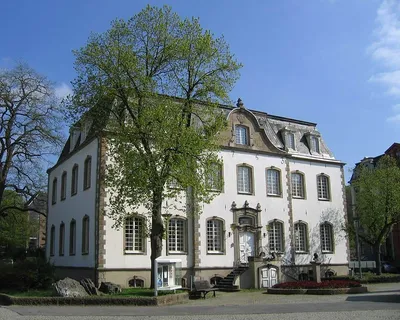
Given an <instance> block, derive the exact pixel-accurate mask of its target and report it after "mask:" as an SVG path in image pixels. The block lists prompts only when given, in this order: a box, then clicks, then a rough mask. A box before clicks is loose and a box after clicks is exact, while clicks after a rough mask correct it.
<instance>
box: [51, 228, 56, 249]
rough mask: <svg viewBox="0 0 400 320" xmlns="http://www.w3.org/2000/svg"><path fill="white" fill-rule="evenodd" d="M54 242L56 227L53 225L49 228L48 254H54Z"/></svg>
mask: <svg viewBox="0 0 400 320" xmlns="http://www.w3.org/2000/svg"><path fill="white" fill-rule="evenodd" d="M55 242H56V227H55V226H54V225H52V226H51V229H50V255H51V256H54V251H55V250H54V249H55Z"/></svg>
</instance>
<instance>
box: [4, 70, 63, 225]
mask: <svg viewBox="0 0 400 320" xmlns="http://www.w3.org/2000/svg"><path fill="white" fill-rule="evenodd" d="M0 117H1V118H0V218H2V217H4V216H6V215H7V213H8V212H9V211H10V210H20V211H28V210H31V211H32V208H30V209H28V208H26V207H24V206H23V205H22V206H21V204H20V203H16V202H15V203H13V202H11V203H10V201H7V203H6V202H5V201H4V200H5V196H6V193H5V191H6V190H13V191H15V192H17V193H18V194H19V195H20V196H22V197H23V198H24V199H25V200H26V201H28V200H29V199H31V198H32V197H34V196H35V195H36V193H37V192H39V191H41V190H44V189H45V188H46V185H47V179H46V175H45V171H44V164H45V163H46V162H47V161H48V160H49V156H50V155H52V154H54V153H55V151H56V150H57V147H58V146H60V143H61V141H62V139H61V138H62V134H61V132H62V131H61V130H62V125H61V117H60V112H59V107H58V101H57V98H56V97H55V94H54V90H53V85H52V83H51V82H50V81H48V80H47V79H46V78H45V77H44V76H42V75H40V74H38V73H37V72H35V71H34V70H33V69H31V68H30V67H29V66H27V65H25V64H18V65H16V66H15V67H14V68H13V69H11V70H0ZM39 213H42V212H39Z"/></svg>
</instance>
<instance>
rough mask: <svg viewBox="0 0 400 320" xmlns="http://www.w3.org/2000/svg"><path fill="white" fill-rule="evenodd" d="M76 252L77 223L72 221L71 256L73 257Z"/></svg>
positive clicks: (70, 227) (70, 226)
mask: <svg viewBox="0 0 400 320" xmlns="http://www.w3.org/2000/svg"><path fill="white" fill-rule="evenodd" d="M75 252H76V222H75V220H74V219H72V221H71V223H70V224H69V255H70V256H73V255H75Z"/></svg>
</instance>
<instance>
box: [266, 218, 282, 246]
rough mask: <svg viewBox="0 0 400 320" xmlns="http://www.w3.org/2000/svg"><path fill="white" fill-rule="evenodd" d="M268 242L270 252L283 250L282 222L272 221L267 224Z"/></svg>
mask: <svg viewBox="0 0 400 320" xmlns="http://www.w3.org/2000/svg"><path fill="white" fill-rule="evenodd" d="M268 242H269V250H270V251H271V252H283V223H282V222H280V221H272V222H270V223H269V224H268Z"/></svg>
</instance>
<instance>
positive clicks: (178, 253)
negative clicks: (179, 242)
mask: <svg viewBox="0 0 400 320" xmlns="http://www.w3.org/2000/svg"><path fill="white" fill-rule="evenodd" d="M168 254H171V255H182V256H183V255H185V256H186V255H187V254H188V253H187V252H184V251H168Z"/></svg>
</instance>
